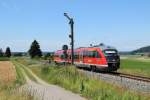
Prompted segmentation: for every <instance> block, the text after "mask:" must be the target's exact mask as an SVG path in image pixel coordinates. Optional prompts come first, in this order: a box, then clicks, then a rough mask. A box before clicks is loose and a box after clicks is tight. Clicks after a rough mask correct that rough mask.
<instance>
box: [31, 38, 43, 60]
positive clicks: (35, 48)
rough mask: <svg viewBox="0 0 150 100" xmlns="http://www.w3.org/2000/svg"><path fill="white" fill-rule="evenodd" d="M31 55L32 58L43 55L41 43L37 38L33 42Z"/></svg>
mask: <svg viewBox="0 0 150 100" xmlns="http://www.w3.org/2000/svg"><path fill="white" fill-rule="evenodd" d="M29 55H30V56H31V58H34V57H41V56H42V51H41V49H40V45H39V43H38V42H37V41H36V40H34V41H33V42H32V44H31V47H30V49H29Z"/></svg>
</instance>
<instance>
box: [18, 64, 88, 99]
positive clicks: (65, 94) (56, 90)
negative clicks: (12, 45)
mask: <svg viewBox="0 0 150 100" xmlns="http://www.w3.org/2000/svg"><path fill="white" fill-rule="evenodd" d="M20 65H21V66H22V67H24V68H25V69H26V70H28V72H30V74H31V75H32V76H33V77H34V78H35V79H36V81H37V83H36V82H34V81H32V80H30V79H29V77H28V76H27V74H26V73H25V71H24V70H23V69H22V72H23V73H24V75H25V77H26V80H27V84H26V85H25V86H24V87H23V89H24V90H26V91H27V92H30V94H31V95H34V96H35V97H37V98H36V100H37V99H38V100H86V99H84V98H83V97H81V96H80V95H78V94H74V93H72V92H70V91H67V90H65V89H63V88H61V87H59V86H56V85H50V84H48V83H46V82H45V81H43V80H41V79H40V78H39V77H37V76H36V75H35V74H34V73H33V72H32V71H31V70H30V69H29V68H27V67H25V66H24V65H22V64H20Z"/></svg>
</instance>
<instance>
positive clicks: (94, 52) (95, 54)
mask: <svg viewBox="0 0 150 100" xmlns="http://www.w3.org/2000/svg"><path fill="white" fill-rule="evenodd" d="M92 57H95V58H101V57H100V54H99V52H97V51H93V52H92Z"/></svg>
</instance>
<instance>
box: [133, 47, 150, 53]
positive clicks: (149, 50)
mask: <svg viewBox="0 0 150 100" xmlns="http://www.w3.org/2000/svg"><path fill="white" fill-rule="evenodd" d="M149 52H150V46H146V47H142V48H139V49H137V50H134V51H132V53H149Z"/></svg>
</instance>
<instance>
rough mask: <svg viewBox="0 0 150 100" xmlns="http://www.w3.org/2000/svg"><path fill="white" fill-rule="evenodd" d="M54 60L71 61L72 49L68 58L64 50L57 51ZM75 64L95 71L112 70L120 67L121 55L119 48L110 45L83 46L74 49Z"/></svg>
mask: <svg viewBox="0 0 150 100" xmlns="http://www.w3.org/2000/svg"><path fill="white" fill-rule="evenodd" d="M54 62H55V63H56V64H58V63H59V64H63V63H71V50H70V49H69V50H67V58H65V57H64V50H58V51H56V52H55V53H54ZM74 64H75V65H76V66H77V67H86V68H90V69H91V70H93V71H95V70H100V71H107V72H111V71H116V70H117V69H119V67H120V56H119V53H118V51H117V49H116V48H114V47H110V46H104V45H97V46H93V47H81V48H77V49H75V50H74Z"/></svg>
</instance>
